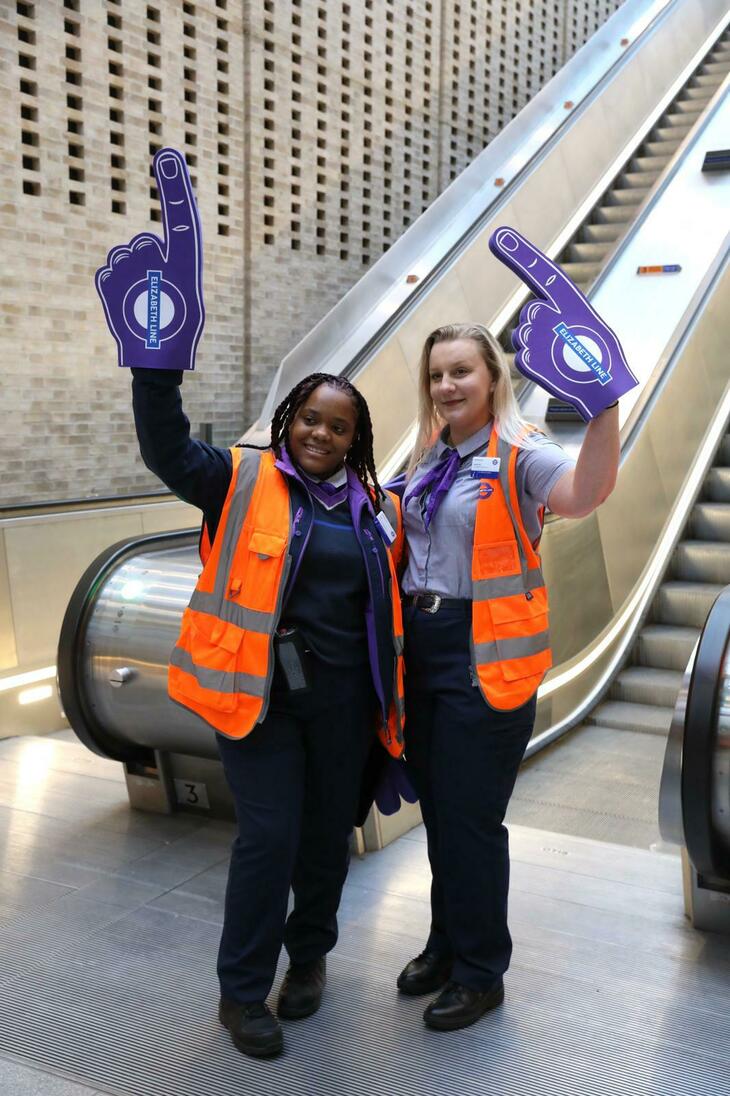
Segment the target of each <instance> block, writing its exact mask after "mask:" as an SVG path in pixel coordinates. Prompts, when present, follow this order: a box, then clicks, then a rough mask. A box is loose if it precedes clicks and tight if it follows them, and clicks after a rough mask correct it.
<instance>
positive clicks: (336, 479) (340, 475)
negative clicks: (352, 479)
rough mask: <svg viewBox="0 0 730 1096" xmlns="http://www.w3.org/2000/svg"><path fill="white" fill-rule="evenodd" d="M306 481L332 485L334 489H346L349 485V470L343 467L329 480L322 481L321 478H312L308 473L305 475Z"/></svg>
mask: <svg viewBox="0 0 730 1096" xmlns="http://www.w3.org/2000/svg"><path fill="white" fill-rule="evenodd" d="M303 476H304V479H305V480H311V481H312V483H331V484H332V486H333V487H344V485H345V484H346V483H347V468H346V467H345V466H344V465H343V466H342V468H339V469H338V470H337V471H336V472H335V473H334V474H333V475H331V476H329V477H328V478H327V479H320V478H319V476H310V475H308V474H307V473H306V472H304V473H303Z"/></svg>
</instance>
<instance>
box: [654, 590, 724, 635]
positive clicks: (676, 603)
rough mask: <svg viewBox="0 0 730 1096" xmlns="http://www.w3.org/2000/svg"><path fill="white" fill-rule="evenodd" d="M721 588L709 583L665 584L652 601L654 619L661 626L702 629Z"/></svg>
mask: <svg viewBox="0 0 730 1096" xmlns="http://www.w3.org/2000/svg"><path fill="white" fill-rule="evenodd" d="M723 588H724V587H723V586H722V585H721V584H720V583H717V584H715V583H711V582H674V581H670V582H665V583H664V584H663V585H662V586H661V587H660V589H659V592H658V594H657V596H656V598H655V599H654V606H653V616H654V619H655V620H656V621H657V622H659V623H661V624H678V625H684V626H686V625H689V626H691V627H694V628H702V627H703V625H704V623H705V621H706V619H707V614H708V613H709V611H710V609H711V608H712V605H713V602H714V601H715V599H716V598H717V596H718V595H719V594H721V593H722V591H723Z"/></svg>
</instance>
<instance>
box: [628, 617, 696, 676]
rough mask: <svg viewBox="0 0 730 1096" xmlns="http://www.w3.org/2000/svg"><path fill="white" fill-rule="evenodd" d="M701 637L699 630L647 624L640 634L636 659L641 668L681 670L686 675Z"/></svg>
mask: <svg viewBox="0 0 730 1096" xmlns="http://www.w3.org/2000/svg"><path fill="white" fill-rule="evenodd" d="M699 637H700V629H699V628H688V627H684V626H682V625H674V626H671V625H667V624H646V625H645V626H644V627H643V628H642V629H641V632H640V633H639V638H638V640H637V643H636V647H635V648H634V658H635V659H636V661H637V662H638V664H639V665H640V666H655V667H659V668H662V669H665V670H681V671H682V673H684V671H685V670H686V668H687V662H688V661H689V657H690V655H691V654H692V651H693V650H694V646H695V643H696V642H697V640H698V639H699Z"/></svg>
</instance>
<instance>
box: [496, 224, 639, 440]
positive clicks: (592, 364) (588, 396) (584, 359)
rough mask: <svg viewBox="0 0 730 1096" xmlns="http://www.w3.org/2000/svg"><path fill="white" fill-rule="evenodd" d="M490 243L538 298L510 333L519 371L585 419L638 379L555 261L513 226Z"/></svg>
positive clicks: (607, 329) (501, 230)
mask: <svg viewBox="0 0 730 1096" xmlns="http://www.w3.org/2000/svg"><path fill="white" fill-rule="evenodd" d="M489 247H490V250H491V251H492V253H493V254H494V255H496V257H497V258H498V259H499V260H500V261H501V262H503V263H505V264H506V265H507V266H509V267H510V268H511V269H512V270H514V272H515V274H517V276H518V277H519V278H521V279H522V281H523V282H525V284H526V285H528V286H529V287H530V289H531V290H532V291H533V292H534V293H535V294H536V296H537V297H538V300H533V301H528V303H527V304H526V305H525V306H524V308H523V309H522V311H521V312H520V322H519V324H518V326H517V328H516V329H515V331H514V332H513V334H512V344H513V346H514V348H515V350H516V351H517V356H516V358H515V365H516V366H517V368H518V369H519V370H520V372H521V373H524V374H525V376H527V377H529V378H530V379H531V380H534V381H536V382H537V383H538V384H539V385H541V386H542V387H543V388H546V389H547V390H548V392H552V393H553V395H555V396H558V397H559V398H560V399H564V400H568V401H569V402H570V403H572V404H573V406H574V407H575V408H576V410H577V411H578V412H579V414H580V415H581V416H582V417H583V418H584V419H585V420H586V422H588V421H590V420H591V419H593V418H595V417H596V416H597V415H600V414H601V412H602V411H604V410H605V409H606V407H608V406H609V404H612V403H614V402H615V401H616V400H617V399H618V398H619V396H623V395H624V393H625V392H628V391H629V390H630V389H631V388H633V387H634V386H635V385H636V384H638V381H637V380H636V377H635V376H634V374H633V373H632V372H631V370H630V369H629V366H628V363H627V361H626V358H625V357H624V352H623V350H622V348H621V344H620V342H619V341H618V339H617V338H616V335H615V334H614V332H613V331H612V330H611V328H610V327H609V326H608V324H606V323H604V321H603V320H602V319H601V317H600V316H599V315H598V313H597V312H595V311H594V309H593V308H592V307H591V305H590V303H589V302H588V300H587V299H586V298H585V297H584V296H583V294H582V293H581V291H580V290H579V289H578V287H577V286H575V285H574V284H573V282H571V280H570V278H568V277H566V275H565V274H564V273H563V271H562V270H561V269H560V267H559V266H557V264H556V263H553V262H552V261H551V260H550V259H548V258H547V256H546V255H543V253H542V252H541V251H538V249H537V248H536V247H535V246H534V245H533V244H531V243H530V242H529V240H526V239H525V237H524V236H521V235H520V233H519V232H516V231H515V229H513V228H507V227H503V228H498V229H497V230H496V232H494V233H492V236H491V238H490V240H489Z"/></svg>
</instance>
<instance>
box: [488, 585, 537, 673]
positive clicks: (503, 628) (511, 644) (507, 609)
mask: <svg viewBox="0 0 730 1096" xmlns="http://www.w3.org/2000/svg"><path fill="white" fill-rule="evenodd" d="M531 593H532V597H531V598H529V599H528V598H527V597H525V595H524V594H514V595H513V596H511V597H505V598H495V599H493V600H492V601H489V602H488V605H489V614H490V617H491V619H492V627H493V634H494V646H495V648H496V656H497V657H496V659H495V661H496V662H497V663H498V664H499V668H500V670H501V673H502V676H503V677H504V680H505V681H519V680H520V679H521V678H525V677H534V676H535V675H536V674H537V675H542V674H543V673H544V671H545V670H547V669H548V668H549V667H550V665H551V662H552V660H551V656H550V636H549V633H548V609H547V594H546V591H545V589H544V588H541V589H537V590H534V591H531Z"/></svg>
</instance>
